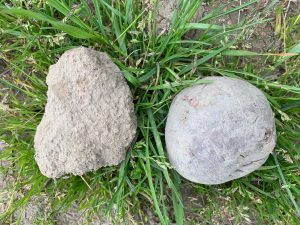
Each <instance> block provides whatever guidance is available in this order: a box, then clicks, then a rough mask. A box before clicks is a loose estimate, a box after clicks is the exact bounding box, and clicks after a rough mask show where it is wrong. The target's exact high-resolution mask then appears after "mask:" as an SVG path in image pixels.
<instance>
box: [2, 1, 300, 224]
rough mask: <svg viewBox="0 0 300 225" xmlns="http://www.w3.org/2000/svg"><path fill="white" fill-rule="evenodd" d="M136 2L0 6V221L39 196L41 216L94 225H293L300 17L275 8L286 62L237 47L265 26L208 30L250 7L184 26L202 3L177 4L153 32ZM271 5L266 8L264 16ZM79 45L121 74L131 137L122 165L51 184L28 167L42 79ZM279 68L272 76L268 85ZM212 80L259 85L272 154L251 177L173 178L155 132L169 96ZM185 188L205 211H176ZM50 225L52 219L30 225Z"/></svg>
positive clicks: (159, 131) (150, 15) (299, 126)
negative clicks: (95, 222) (9, 176)
mask: <svg viewBox="0 0 300 225" xmlns="http://www.w3.org/2000/svg"><path fill="white" fill-rule="evenodd" d="M46 2H47V3H46ZM142 2H143V1H138V0H124V1H121V0H114V1H110V0H91V1H87V0H86V1H85V0H82V1H75V0H65V1H58V0H47V1H43V0H34V1H22V0H21V1H20V0H11V1H4V0H0V32H1V33H0V34H1V44H0V47H1V51H0V58H2V60H3V62H4V63H5V67H6V70H5V71H4V72H5V74H6V76H5V77H1V86H0V87H1V88H2V90H1V91H0V96H1V98H2V99H4V100H3V101H2V104H0V106H1V107H0V129H1V130H0V131H1V132H0V139H2V140H4V141H5V142H6V143H7V147H6V149H5V150H4V151H3V152H1V156H0V157H1V159H3V160H7V161H9V162H10V166H9V167H8V168H7V167H3V168H2V171H3V172H4V173H8V172H7V171H10V173H13V175H14V177H15V181H14V182H13V188H12V191H11V196H10V201H9V207H8V209H7V210H6V212H5V213H3V214H2V215H0V220H1V221H3V223H5V222H6V223H11V222H10V221H11V219H12V217H14V211H16V210H22V209H24V207H25V206H26V204H27V203H28V202H29V201H30V199H32V197H33V196H38V195H44V194H45V195H47V196H48V197H49V199H50V203H49V204H50V206H51V212H50V216H53V215H55V213H57V212H58V211H63V210H66V209H67V208H68V207H70V206H71V205H72V204H73V203H74V202H76V203H77V204H78V205H80V209H81V210H82V211H83V212H85V214H87V215H89V216H90V217H91V218H92V217H93V215H94V214H97V213H98V212H99V211H100V212H101V213H103V212H105V213H106V214H107V215H108V216H109V217H110V219H111V220H113V222H114V223H115V224H134V223H136V222H137V221H140V222H141V223H145V224H147V223H149V220H151V215H153V216H154V217H155V220H157V221H158V223H160V224H170V223H174V222H176V224H217V223H221V224H244V223H245V222H247V221H252V222H253V223H255V224H299V222H300V221H299V216H300V210H299V205H300V202H299V201H300V178H299V175H300V147H299V139H300V113H299V112H300V110H299V109H300V72H299V71H300V70H299V69H300V68H299V56H298V54H299V52H300V43H299V40H300V33H299V25H300V21H299V17H300V15H296V16H293V17H286V18H285V17H284V10H280V8H279V9H278V10H276V13H277V14H276V18H277V21H283V22H284V23H282V22H281V23H278V22H277V23H276V30H277V36H276V38H277V39H279V40H281V41H282V42H283V43H284V44H283V45H282V46H283V47H282V49H273V52H272V53H283V54H275V55H272V54H270V53H265V52H260V53H262V54H259V56H258V54H256V53H253V52H249V51H244V50H241V49H239V48H238V46H239V44H240V43H242V42H243V41H244V40H245V35H246V32H247V30H248V29H255V27H256V25H257V24H259V23H267V22H268V21H266V20H261V19H260V18H259V17H255V16H253V18H252V19H249V20H247V21H241V22H240V23H239V24H234V25H231V26H228V27H220V26H217V25H216V24H214V23H213V22H212V21H214V20H215V19H216V18H219V17H221V16H226V15H227V14H229V13H231V12H235V11H238V10H241V9H243V8H245V7H248V6H251V5H252V4H255V3H256V2H257V1H255V0H254V1H247V3H244V4H243V5H241V6H238V7H236V8H230V9H229V10H227V11H226V10H222V8H221V7H220V8H217V9H216V10H214V11H213V12H211V13H210V14H208V15H207V16H206V17H204V18H202V19H201V20H200V21H197V23H194V22H193V23H192V22H191V18H193V15H194V14H195V12H196V10H197V8H198V7H201V3H202V2H201V1H188V0H182V1H180V2H181V7H180V8H179V10H178V11H176V12H175V14H174V16H173V19H172V21H173V23H172V27H171V28H170V30H171V32H166V33H165V34H161V35H157V34H156V32H155V31H156V27H155V18H156V14H155V11H154V10H153V8H155V4H154V3H155V1H151V2H152V3H153V4H152V8H151V7H147V6H145V5H144V4H142ZM277 3H278V1H270V3H269V4H270V8H271V9H272V7H273V6H274V5H276V4H277ZM278 7H281V6H280V5H279V6H278ZM179 18H180V19H179ZM190 29H199V30H201V35H200V36H199V38H197V39H195V40H186V39H185V38H184V37H185V34H186V33H187V32H188V31H189V30H190ZM81 45H83V46H90V47H92V48H94V49H96V50H99V51H104V52H107V53H108V54H109V55H110V56H111V58H112V59H113V60H114V62H115V63H116V64H117V65H118V66H119V68H120V69H121V70H122V72H123V74H124V77H125V78H126V80H127V82H128V84H129V85H130V88H131V90H132V93H133V96H134V101H135V110H136V114H137V116H138V138H137V140H136V142H135V143H133V144H132V147H131V149H130V150H129V152H128V154H127V156H126V159H125V160H124V161H123V162H122V163H121V165H120V166H117V167H107V168H102V169H99V170H98V171H95V172H90V173H88V174H85V175H84V176H82V177H80V176H69V177H68V178H66V179H56V180H51V179H47V178H46V177H44V176H42V175H41V173H40V172H39V169H38V167H37V165H36V163H35V161H34V158H33V156H34V149H33V137H34V134H35V129H36V127H37V125H38V123H39V121H40V120H41V118H42V115H43V110H44V106H45V103H46V91H47V86H46V84H45V77H46V75H47V70H48V67H49V66H50V65H51V64H54V63H55V62H56V60H57V58H58V57H59V56H60V55H61V54H62V53H63V52H64V51H66V50H67V49H70V48H73V47H76V46H81ZM251 57H255V58H251ZM258 57H259V58H258ZM258 62H260V63H261V64H260V66H259V67H257V66H256V64H258ZM262 67H263V68H262ZM276 71H280V76H279V77H276V78H275V79H271V78H270V77H268V76H265V74H266V73H275V72H276ZM4 72H3V73H2V74H1V76H2V75H3V76H4ZM210 75H221V76H229V77H239V78H242V79H245V80H248V81H249V82H251V83H252V84H254V85H256V86H257V87H259V88H260V89H261V90H262V91H263V92H264V93H265V94H266V96H267V98H268V100H269V101H270V103H271V105H272V108H273V110H274V113H275V115H276V127H277V134H278V141H277V146H276V149H275V151H274V153H273V155H272V156H270V157H269V159H268V161H267V162H266V164H265V165H264V166H263V167H262V168H261V169H260V170H258V171H255V172H254V173H252V174H250V175H249V176H247V177H244V178H241V179H238V180H234V181H232V182H229V183H227V184H223V185H217V186H205V185H198V184H193V183H190V182H188V181H186V180H184V179H183V178H181V177H180V176H179V175H178V174H177V173H176V172H175V171H174V170H173V169H172V168H171V166H170V165H169V163H168V159H167V155H166V151H165V146H164V135H163V134H164V125H165V122H166V116H167V113H168V109H169V106H170V103H171V101H172V99H173V97H174V96H175V95H176V94H177V93H178V92H179V91H181V90H182V89H183V88H185V87H187V86H189V85H191V84H194V83H197V82H198V83H201V81H200V80H199V78H202V77H204V76H210ZM3 103H5V104H3ZM185 189H191V193H192V192H193V195H192V197H197V198H201V199H203V202H202V205H201V206H198V207H196V208H194V207H190V208H189V207H186V208H184V205H187V201H188V200H187V197H186V196H184V195H182V194H181V193H182V191H183V190H185ZM20 193H21V194H20ZM149 211H150V212H149ZM15 219H16V218H15ZM19 219H20V218H19ZM53 223H54V221H53V220H52V219H51V217H49V218H47V219H46V220H44V222H39V224H53Z"/></svg>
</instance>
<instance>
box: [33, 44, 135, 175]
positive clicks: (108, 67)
mask: <svg viewBox="0 0 300 225" xmlns="http://www.w3.org/2000/svg"><path fill="white" fill-rule="evenodd" d="M47 84H48V92H47V96H48V102H47V105H46V108H45V114H44V116H43V119H42V121H41V123H40V124H39V126H38V128H37V132H36V135H35V144H34V145H35V150H36V154H35V159H36V161H37V163H38V165H39V168H40V170H41V172H42V173H43V174H44V175H45V176H47V177H50V178H58V177H61V176H63V175H65V174H70V173H71V174H74V175H82V174H84V173H86V172H88V171H93V170H97V169H98V168H100V167H103V166H110V165H117V164H119V163H120V162H121V161H122V160H123V159H124V157H125V153H126V150H127V149H128V147H129V145H130V144H131V142H132V141H133V139H134V137H135V133H136V126H137V122H136V116H135V113H134V106H133V99H132V94H131V92H130V89H129V87H128V85H127V84H126V82H125V80H124V78H123V76H122V74H121V72H120V70H119V69H118V67H117V66H116V65H115V64H114V63H113V62H112V61H111V59H110V58H109V57H108V56H107V54H105V53H101V52H97V51H94V50H91V49H88V48H84V47H79V48H76V49H72V50H69V51H67V52H65V53H64V54H63V55H62V56H61V58H60V59H59V60H58V62H57V63H56V64H55V65H52V66H51V67H50V70H49V74H48V76H47Z"/></svg>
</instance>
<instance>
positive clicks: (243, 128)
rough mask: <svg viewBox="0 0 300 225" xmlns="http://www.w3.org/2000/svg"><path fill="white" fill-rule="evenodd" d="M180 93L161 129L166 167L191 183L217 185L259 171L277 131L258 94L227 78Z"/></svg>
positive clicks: (263, 99) (247, 86) (270, 111)
mask: <svg viewBox="0 0 300 225" xmlns="http://www.w3.org/2000/svg"><path fill="white" fill-rule="evenodd" d="M205 79H207V80H211V81H212V83H210V84H206V85H195V86H192V87H189V88H186V89H184V90H183V91H182V92H180V93H179V94H178V95H177V96H176V97H175V99H174V101H173V102H172V105H171V108H170V112H169V115H168V119H167V125H166V134H165V135H166V145H167V151H168V154H169V158H170V162H171V164H172V165H173V166H174V167H175V169H176V170H177V171H178V172H179V173H180V174H181V175H182V176H183V177H185V178H187V179H188V180H190V181H193V182H196V183H202V184H220V183H224V182H227V181H230V180H233V179H237V178H239V177H242V176H245V175H247V174H249V173H250V172H252V171H254V170H256V169H257V168H259V167H260V166H261V165H262V164H263V163H264V162H265V161H266V160H267V158H268V156H269V154H270V153H271V152H272V150H273V148H274V146H275V141H276V131H275V122H274V116H273V112H272V110H271V107H270V105H269V103H268V101H267V99H266V98H265V96H264V95H263V93H262V92H261V91H260V90H259V89H257V88H256V87H254V86H253V85H251V84H249V83H247V82H245V81H242V80H239V79H232V78H224V77H210V78H205Z"/></svg>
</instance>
